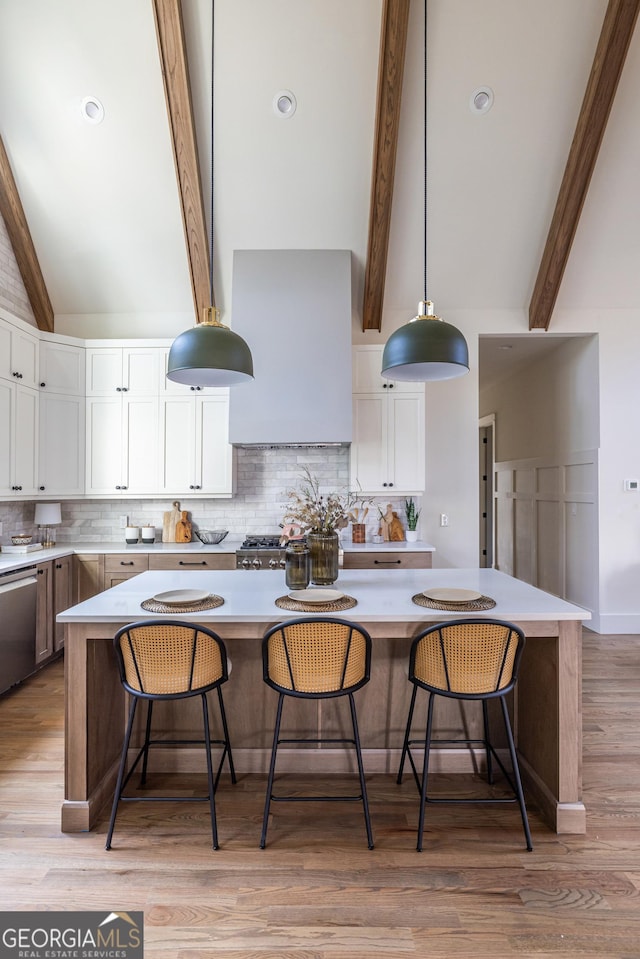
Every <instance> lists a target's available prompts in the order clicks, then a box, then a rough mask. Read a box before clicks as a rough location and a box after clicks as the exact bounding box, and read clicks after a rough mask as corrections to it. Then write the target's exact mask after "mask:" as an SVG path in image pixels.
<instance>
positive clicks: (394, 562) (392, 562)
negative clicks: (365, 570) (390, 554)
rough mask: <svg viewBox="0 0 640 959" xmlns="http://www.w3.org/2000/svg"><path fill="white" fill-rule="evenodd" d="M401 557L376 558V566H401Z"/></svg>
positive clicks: (374, 562)
mask: <svg viewBox="0 0 640 959" xmlns="http://www.w3.org/2000/svg"><path fill="white" fill-rule="evenodd" d="M401 563H402V560H401V559H374V561H373V564H374V566H400V564H401Z"/></svg>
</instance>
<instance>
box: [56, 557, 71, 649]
mask: <svg viewBox="0 0 640 959" xmlns="http://www.w3.org/2000/svg"><path fill="white" fill-rule="evenodd" d="M72 559H73V557H72V556H63V557H61V559H56V560H54V562H53V621H52V629H53V651H54V653H57V652H58V650H59V649H62V647H63V646H64V623H56V616H57V615H58V613H61V612H62V611H63V610H64V609H69V607H70V606H71V605H72V599H71V561H72Z"/></svg>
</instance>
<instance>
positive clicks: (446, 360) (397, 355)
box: [382, 300, 469, 383]
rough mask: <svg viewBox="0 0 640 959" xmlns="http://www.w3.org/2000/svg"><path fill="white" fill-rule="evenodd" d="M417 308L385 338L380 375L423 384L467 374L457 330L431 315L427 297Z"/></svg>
mask: <svg viewBox="0 0 640 959" xmlns="http://www.w3.org/2000/svg"><path fill="white" fill-rule="evenodd" d="M418 311H419V312H418V316H416V317H414V318H413V319H412V320H410V321H409V323H405V325H404V326H401V327H400V329H398V330H396V331H395V333H392V334H391V336H390V337H389V339H388V340H387V343H386V345H385V348H384V352H383V354H382V374H383V376H386V377H388V378H389V379H390V380H403V381H407V382H416V383H423V382H426V381H428V380H451V379H453V378H454V377H456V376H462V375H463V374H464V373H468V372H469V350H468V349H467V341H466V340H465V338H464V336H463V335H462V333H461V332H460V330H458V329H456V327H455V326H452V325H451V324H450V323H445V322H444V320H441V319H440V317H439V316H434V314H433V303H431V301H429V300H427V301H426V302H424V301H423V302H421V303H420V305H419V307H418Z"/></svg>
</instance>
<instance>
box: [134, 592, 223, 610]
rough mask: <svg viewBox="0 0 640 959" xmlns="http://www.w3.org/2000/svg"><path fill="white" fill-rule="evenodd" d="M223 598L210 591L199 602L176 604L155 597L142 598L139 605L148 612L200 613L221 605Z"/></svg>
mask: <svg viewBox="0 0 640 959" xmlns="http://www.w3.org/2000/svg"><path fill="white" fill-rule="evenodd" d="M223 603H224V600H223V598H222V596H216V594H215V593H211V595H210V596H207V598H206V599H203V600H202V602H200V603H183V604H182V605H180V606H177V605H176V604H175V603H171V605H169V604H168V603H159V602H158V600H157V599H144V600H143V601H142V602H141V603H140V605H141V606H142V608H143V609H146V610H148V611H149V612H150V613H201V612H202V611H203V610H204V609H215V608H216V606H222V604H223Z"/></svg>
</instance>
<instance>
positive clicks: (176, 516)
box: [162, 500, 191, 543]
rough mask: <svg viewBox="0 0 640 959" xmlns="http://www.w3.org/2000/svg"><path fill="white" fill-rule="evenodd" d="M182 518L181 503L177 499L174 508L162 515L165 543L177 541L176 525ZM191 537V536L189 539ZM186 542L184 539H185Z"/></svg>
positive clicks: (163, 540)
mask: <svg viewBox="0 0 640 959" xmlns="http://www.w3.org/2000/svg"><path fill="white" fill-rule="evenodd" d="M181 518H182V512H181V510H180V503H179V502H178V500H176V501H175V502H174V504H173V509H171V510H167V511H165V513H164V514H163V516H162V542H163V543H175V542H176V526H177V525H178V523H179V522H180V519H181ZM190 540H191V537H189V541H190ZM183 542H184V541H183Z"/></svg>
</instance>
